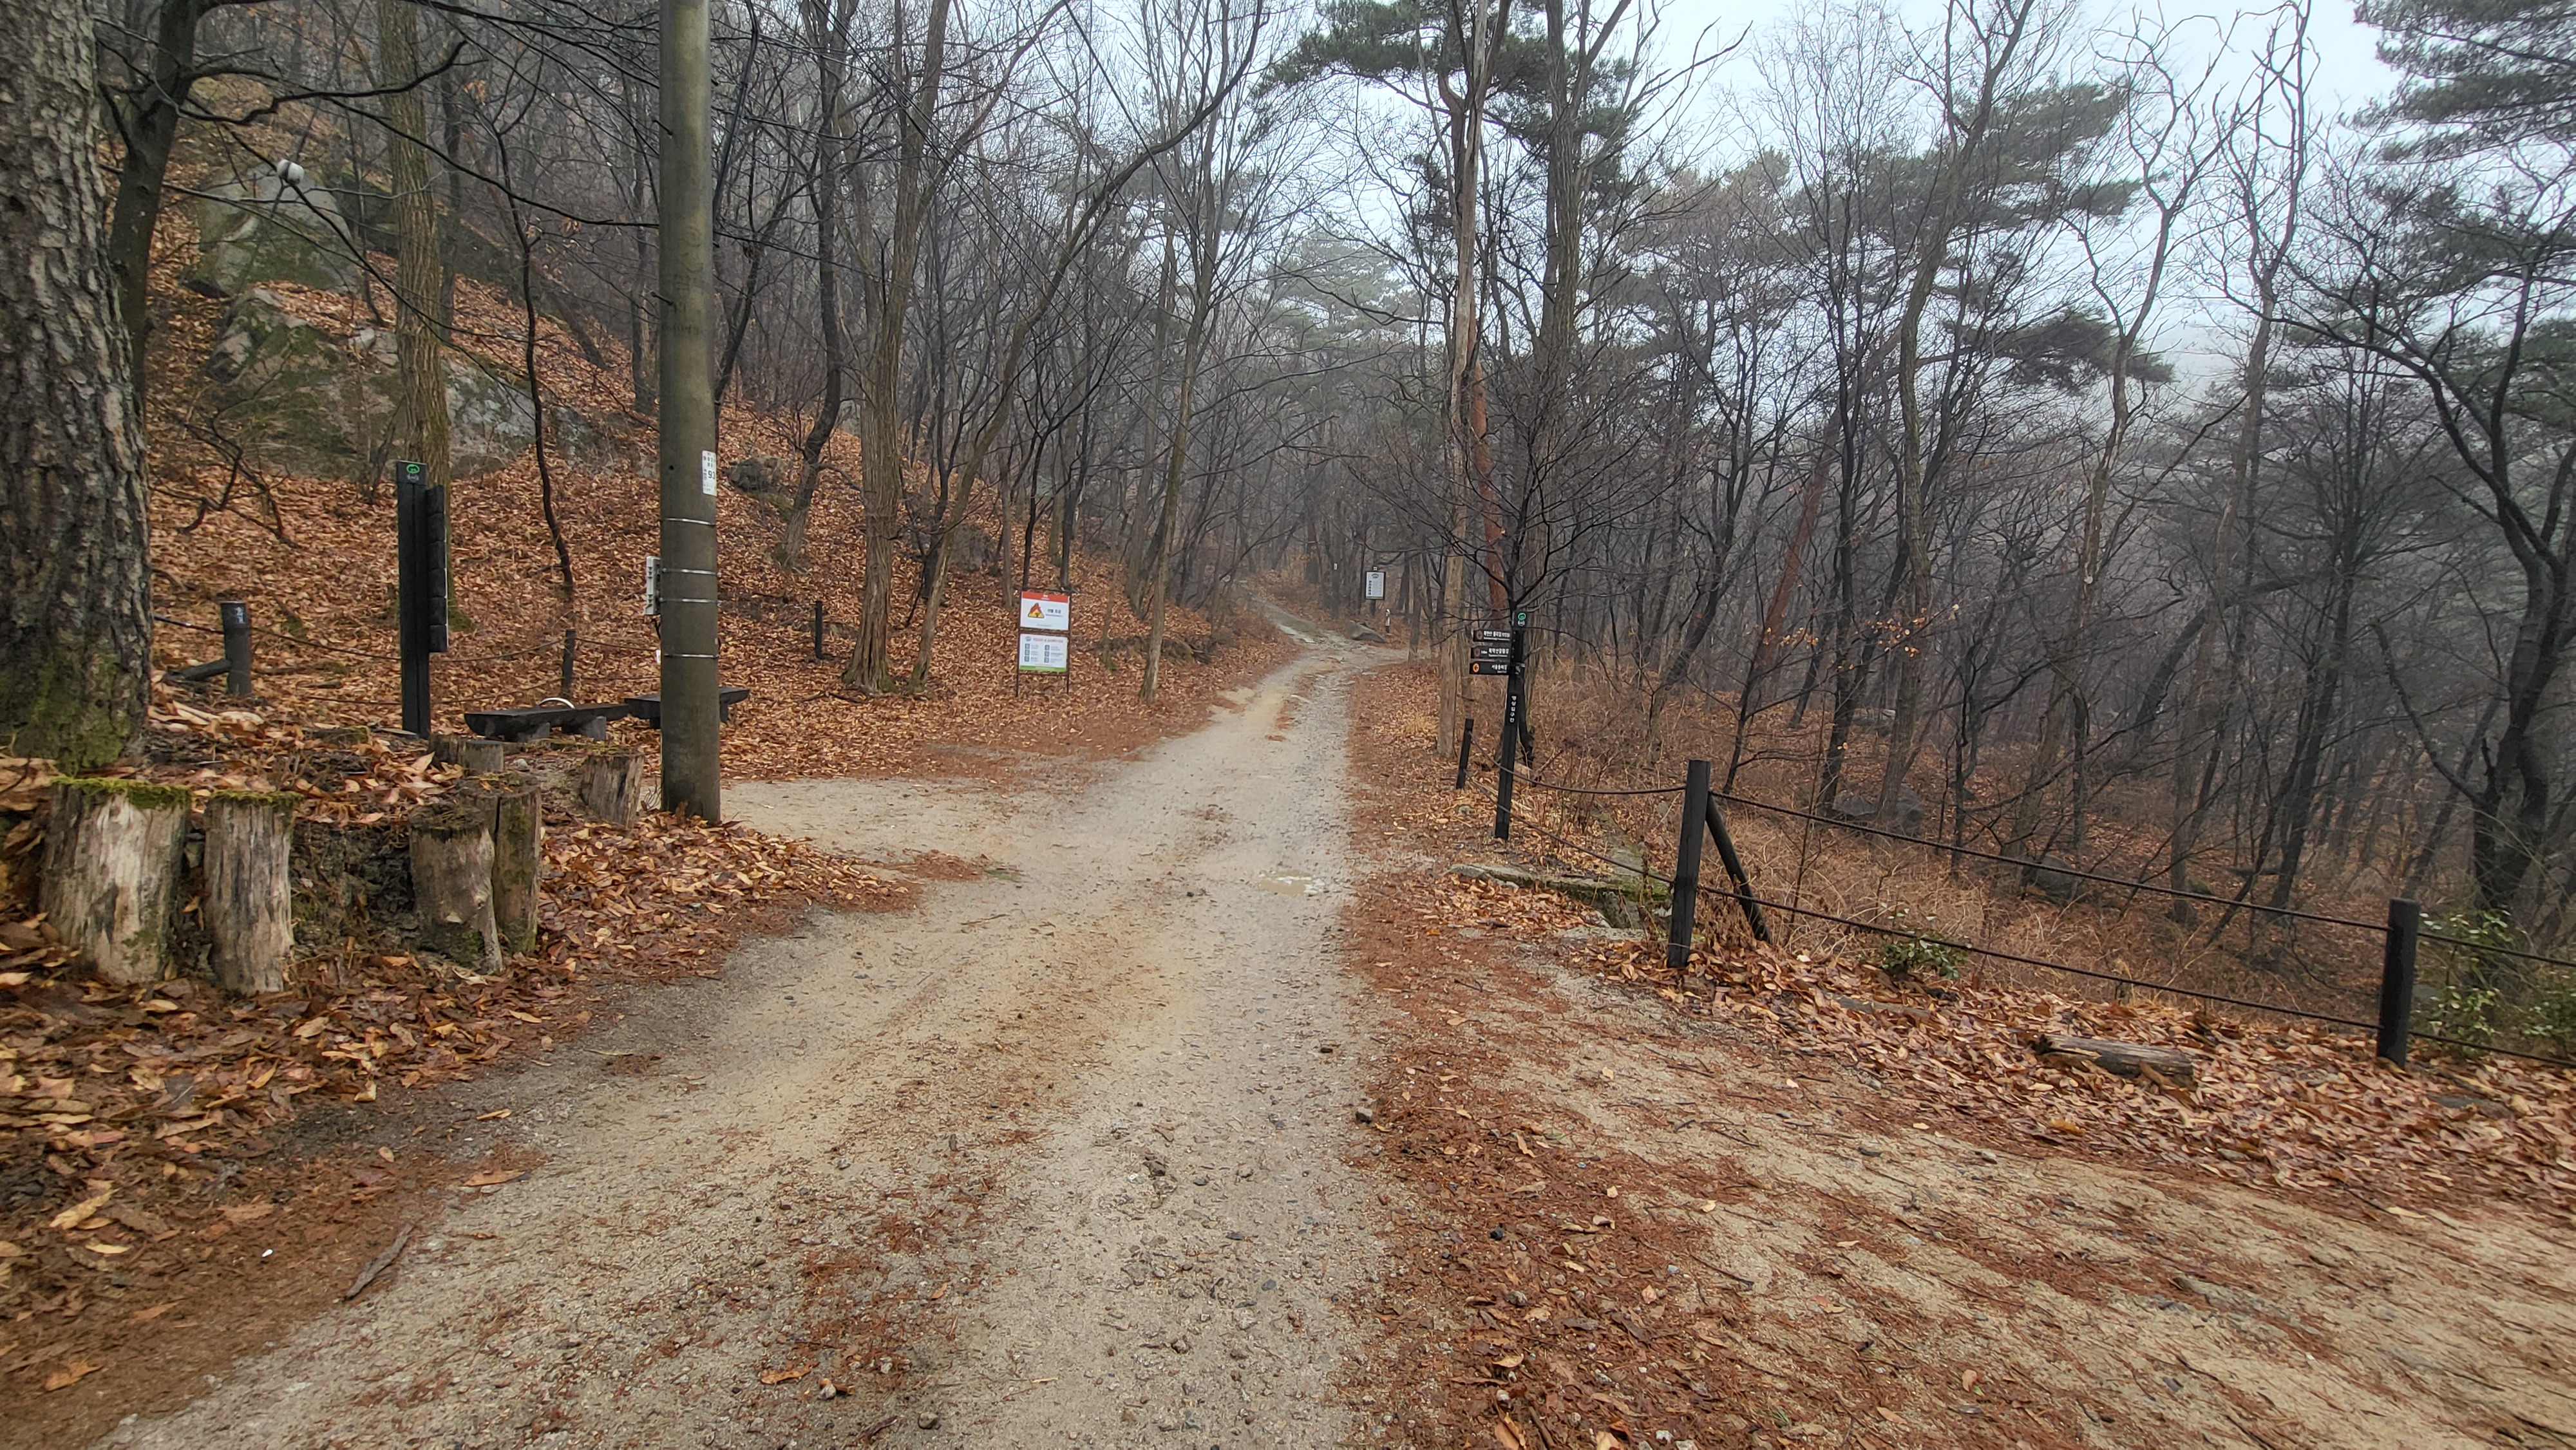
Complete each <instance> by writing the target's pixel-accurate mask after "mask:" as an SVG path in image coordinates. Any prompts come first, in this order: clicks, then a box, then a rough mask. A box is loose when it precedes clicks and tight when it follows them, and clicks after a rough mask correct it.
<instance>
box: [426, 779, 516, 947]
mask: <svg viewBox="0 0 2576 1450" xmlns="http://www.w3.org/2000/svg"><path fill="white" fill-rule="evenodd" d="M410 824H411V889H412V902H413V905H414V906H415V907H416V908H417V909H418V910H419V912H420V935H421V944H422V945H423V946H426V947H428V948H429V949H430V950H432V951H434V952H438V953H440V954H441V955H444V956H447V957H450V958H452V959H454V960H455V961H457V962H460V963H463V964H465V965H467V966H468V967H471V968H472V969H473V970H475V971H478V972H481V973H482V974H483V975H485V976H497V975H499V973H500V970H501V928H500V923H499V922H498V920H497V919H496V918H495V917H494V915H493V910H492V805H491V802H490V801H488V800H473V799H469V798H465V797H462V796H450V797H448V798H446V799H444V800H440V801H434V802H432V803H430V804H429V805H425V806H422V807H421V808H420V809H418V810H416V811H413V812H412V813H411V822H410Z"/></svg>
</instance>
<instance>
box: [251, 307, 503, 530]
mask: <svg viewBox="0 0 2576 1450" xmlns="http://www.w3.org/2000/svg"><path fill="white" fill-rule="evenodd" d="M205 371H206V375H207V376H208V377H210V378H212V379H213V380H214V381H215V383H216V384H217V387H216V390H215V398H214V401H215V404H216V406H217V407H218V408H220V409H222V410H223V412H224V414H225V416H226V417H227V418H228V419H230V420H231V422H232V431H233V436H234V438H235V440H236V441H238V442H239V443H240V444H241V448H242V461H243V462H244V463H245V464H247V465H249V466H250V467H252V468H258V469H267V470H272V471H276V472H282V473H292V474H297V475H301V476H303V477H307V478H340V479H347V480H350V481H352V482H356V481H361V480H364V479H365V478H366V477H367V476H368V473H369V471H370V470H371V469H373V468H376V467H378V466H380V464H381V460H380V459H379V457H378V453H379V451H380V450H381V449H382V448H383V447H384V439H385V436H386V434H387V432H388V430H389V429H390V428H391V426H392V421H393V414H394V391H395V389H396V387H397V386H398V384H399V369H398V366H397V363H396V359H395V353H394V336H393V334H392V333H391V332H388V331H384V330H382V329H379V328H369V327H362V328H359V329H358V330H357V331H355V332H353V333H351V334H349V336H348V337H347V338H346V339H342V338H339V337H336V336H334V335H333V334H332V333H330V332H329V331H327V330H325V329H324V328H322V327H319V326H317V325H315V324H314V323H311V322H307V321H305V320H304V319H303V318H301V317H298V316H296V315H295V314H294V313H292V312H291V311H289V310H288V308H287V305H286V301H285V299H284V298H282V297H281V296H279V294H277V293H275V292H272V291H269V290H268V289H267V288H264V287H254V288H252V289H251V290H249V291H248V292H245V293H243V294H242V295H241V296H240V297H239V298H237V299H235V301H234V303H233V306H232V310H231V312H230V313H228V314H227V315H226V316H225V319H224V326H223V330H222V331H221V332H220V333H219V334H217V336H216V338H215V345H214V349H213V351H212V352H211V353H209V354H208V355H207V358H206V362H205ZM447 412H448V457H449V460H450V463H451V465H452V468H453V471H454V473H455V476H457V477H459V478H469V477H472V476H474V475H476V474H480V473H488V472H490V471H491V470H493V469H495V468H498V467H500V466H501V465H502V464H504V463H507V462H509V461H510V460H512V459H514V458H516V457H518V456H519V455H520V454H522V453H524V452H526V451H527V448H528V445H529V444H530V443H531V442H534V441H535V439H536V423H535V417H536V415H535V411H534V409H532V408H531V407H530V406H529V404H528V395H527V393H526V391H525V390H524V389H522V388H521V387H519V386H518V385H517V384H516V383H514V382H512V381H511V380H510V379H509V378H507V377H506V376H502V375H497V374H495V373H493V372H490V371H487V370H486V369H484V368H482V367H480V366H478V365H476V364H475V363H474V362H473V361H472V360H471V359H469V358H466V357H464V356H461V355H460V354H458V353H456V352H455V351H453V350H450V351H449V352H448V354H447Z"/></svg>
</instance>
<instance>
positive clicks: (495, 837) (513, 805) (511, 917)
mask: <svg viewBox="0 0 2576 1450" xmlns="http://www.w3.org/2000/svg"><path fill="white" fill-rule="evenodd" d="M488 789H489V792H490V796H491V800H492V919H493V923H494V925H495V926H497V927H498V928H499V929H500V932H501V945H502V947H503V949H504V950H507V951H514V952H524V951H532V950H534V949H535V947H536V945H537V881H538V878H539V877H540V876H541V875H543V873H544V870H545V842H546V824H545V811H544V809H543V807H541V806H540V805H539V804H538V799H537V787H536V782H534V781H531V780H529V779H527V778H526V777H524V776H518V775H505V776H501V777H499V778H498V779H496V780H494V781H492V782H490V783H489V786H488Z"/></svg>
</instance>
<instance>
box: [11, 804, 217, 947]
mask: <svg viewBox="0 0 2576 1450" xmlns="http://www.w3.org/2000/svg"><path fill="white" fill-rule="evenodd" d="M187 843H188V792H187V790H186V789H185V788H184V787H181V786H171V785H149V784H146V783H144V782H142V781H133V780H100V779H91V778H82V779H75V780H58V781H56V782H54V787H53V818H52V820H51V821H49V822H48V823H47V825H46V827H45V868H44V871H45V879H44V886H43V888H42V896H41V902H42V905H43V908H44V911H45V916H46V918H47V919H48V920H49V921H51V922H52V923H53V926H54V930H55V931H57V932H59V933H61V935H62V938H63V940H64V942H66V943H67V944H69V945H70V946H72V947H73V948H75V949H77V950H78V951H79V952H80V953H81V954H82V955H83V956H85V957H87V958H88V959H89V962H90V965H91V967H92V968H93V969H95V970H96V971H97V972H98V974H99V976H101V977H103V978H105V979H106V980H108V981H111V982H119V983H125V984H129V985H131V984H136V983H142V982H157V981H160V980H161V979H162V978H163V977H166V976H168V975H169V974H170V928H171V926H172V922H173V913H175V912H176V911H177V909H178V905H179V865H180V857H181V853H182V852H183V851H184V850H185V849H186V846H187Z"/></svg>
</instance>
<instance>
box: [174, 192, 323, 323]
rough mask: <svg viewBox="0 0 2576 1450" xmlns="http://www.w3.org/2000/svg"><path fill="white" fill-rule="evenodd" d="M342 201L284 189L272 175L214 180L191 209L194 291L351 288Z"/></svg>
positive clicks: (190, 274)
mask: <svg viewBox="0 0 2576 1450" xmlns="http://www.w3.org/2000/svg"><path fill="white" fill-rule="evenodd" d="M348 237H349V224H348V221H347V219H346V218H345V217H343V216H342V215H341V212H340V203H339V201H338V200H337V199H336V198H335V197H333V196H332V194H331V193H330V192H328V191H326V190H323V189H322V188H321V187H320V186H318V185H316V184H314V183H313V182H311V181H309V180H308V181H306V182H304V183H303V184H302V185H300V186H289V185H287V184H286V182H285V181H283V180H282V179H280V178H279V176H278V175H277V173H276V172H274V171H262V172H260V173H259V174H257V175H255V176H253V177H251V178H250V179H249V180H248V181H247V182H241V181H224V182H218V183H217V184H216V185H215V186H214V187H213V189H212V190H210V191H209V192H208V193H207V195H206V196H205V198H204V199H203V200H202V201H200V202H198V204H197V264H196V266H194V267H192V268H190V269H189V271H188V280H189V281H190V282H191V283H194V284H199V285H198V286H197V289H196V290H198V291H201V292H206V291H211V292H213V293H214V294H216V295H219V296H225V297H230V296H234V295H237V294H239V293H240V292H242V291H243V290H244V289H246V288H249V287H252V286H255V285H257V284H259V283H261V282H293V283H296V284H297V285H299V286H304V287H318V288H321V289H323V290H325V291H330V292H349V291H354V290H356V288H357V285H358V277H359V269H358V258H357V254H356V253H355V252H353V251H352V250H350V247H349V243H348V240H347V239H348Z"/></svg>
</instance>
